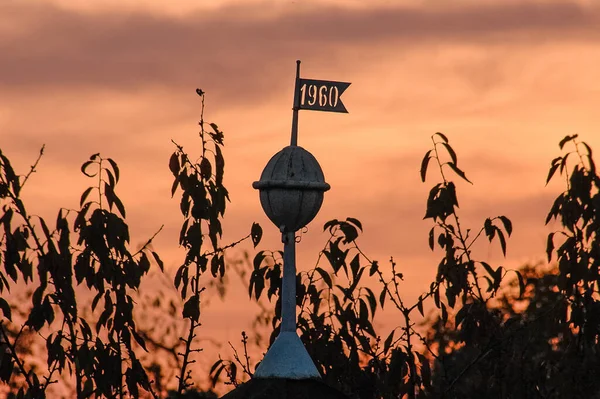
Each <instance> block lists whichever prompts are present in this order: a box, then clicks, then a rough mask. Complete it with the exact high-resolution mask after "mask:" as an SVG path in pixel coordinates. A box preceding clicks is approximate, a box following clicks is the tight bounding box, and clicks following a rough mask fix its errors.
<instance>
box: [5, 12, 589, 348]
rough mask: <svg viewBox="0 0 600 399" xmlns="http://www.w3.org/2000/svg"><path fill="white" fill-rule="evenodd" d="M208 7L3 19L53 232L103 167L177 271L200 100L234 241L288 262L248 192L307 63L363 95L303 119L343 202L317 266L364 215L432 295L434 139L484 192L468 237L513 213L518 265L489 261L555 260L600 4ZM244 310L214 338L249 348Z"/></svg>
mask: <svg viewBox="0 0 600 399" xmlns="http://www.w3.org/2000/svg"><path fill="white" fill-rule="evenodd" d="M170 3H173V4H175V5H168V4H170ZM207 3H210V4H207V5H198V2H195V1H180V2H159V1H133V0H131V1H117V0H113V1H104V2H93V5H91V4H92V2H89V1H84V0H78V1H75V0H56V1H47V0H46V1H41V0H39V1H33V0H4V1H2V2H1V3H0V93H1V94H0V147H1V148H2V151H3V152H4V153H5V154H6V155H7V156H9V158H11V159H12V160H13V162H14V164H15V165H16V166H17V168H18V169H19V170H20V171H21V172H25V171H26V168H28V166H29V165H30V164H31V162H32V161H33V159H34V158H35V156H36V154H37V151H38V150H39V148H40V146H41V145H42V144H46V155H45V156H44V158H43V160H42V162H41V164H40V167H39V172H38V173H37V174H36V175H35V176H34V178H33V179H32V181H31V182H30V183H28V187H27V189H26V192H25V193H24V196H25V199H26V200H27V201H28V204H29V206H30V208H31V209H32V210H33V211H34V212H36V213H39V214H41V215H43V216H45V217H47V218H49V219H50V220H54V218H55V216H56V210H57V209H58V208H59V207H60V206H63V207H68V208H77V207H78V201H79V196H80V193H81V192H82V191H83V190H84V189H85V188H86V187H87V186H88V185H89V184H90V183H89V182H88V181H87V180H86V178H85V177H83V176H82V175H81V174H80V173H79V167H80V165H81V163H82V162H83V161H85V160H86V159H87V157H88V156H89V155H90V154H92V153H95V152H101V154H102V155H103V156H110V157H112V158H113V159H115V160H116V161H117V162H118V163H119V165H120V168H121V174H122V180H121V183H120V186H119V187H118V189H119V190H118V192H119V193H120V195H121V198H122V199H123V202H124V203H125V205H126V207H127V209H128V221H129V223H130V226H131V229H132V234H133V237H134V238H133V241H134V243H135V242H142V241H143V240H144V239H145V238H147V237H149V236H150V235H152V234H153V232H154V231H155V230H157V229H158V228H159V227H160V226H161V225H162V224H164V225H165V228H164V230H163V232H162V233H161V234H160V236H159V237H158V239H157V240H156V246H155V247H156V249H157V251H158V252H159V253H160V254H161V255H162V256H163V258H164V259H165V261H166V263H167V264H168V265H169V266H170V267H171V269H172V268H173V267H175V266H177V265H178V263H179V262H180V261H181V259H182V257H181V252H180V251H179V250H178V249H177V234H178V232H179V227H180V222H181V219H180V216H179V210H178V208H179V207H178V201H177V200H172V199H171V198H170V186H171V176H170V172H169V171H168V168H167V163H168V159H169V155H170V154H171V152H172V151H173V146H172V145H171V142H170V140H171V139H174V140H176V141H177V142H179V143H181V144H184V145H185V146H186V148H187V149H188V151H190V152H193V151H194V148H195V147H197V146H198V139H197V135H196V127H197V119H198V115H199V114H198V112H199V101H198V98H197V96H196V94H195V93H194V89H195V88H196V87H200V88H202V89H203V90H205V91H206V92H207V108H206V118H207V119H208V120H210V121H214V122H216V123H217V124H219V126H220V127H221V128H222V129H223V130H224V131H225V138H226V147H225V155H226V162H227V164H226V180H225V183H226V185H227V187H228V188H229V190H230V194H231V198H232V203H231V204H230V206H229V208H228V211H227V215H226V221H225V240H233V239H236V238H238V237H240V236H243V235H245V234H247V232H248V231H249V229H250V225H251V223H252V222H253V221H258V222H260V223H261V224H262V226H263V228H264V230H265V238H264V241H263V242H262V243H261V245H260V248H259V249H279V247H280V241H279V239H278V237H277V234H276V229H275V228H274V227H273V226H271V224H270V222H269V221H268V220H267V219H266V217H265V216H264V214H263V212H262V209H261V208H260V204H259V201H258V195H257V193H256V192H255V190H253V189H252V187H251V183H252V182H253V181H254V180H256V179H257V178H258V177H259V175H260V172H261V171H262V168H263V167H264V165H265V164H266V162H267V160H268V159H269V158H270V156H271V155H272V154H274V153H275V152H277V151H278V150H279V149H281V148H282V147H283V146H285V145H287V143H288V141H289V131H290V122H291V102H292V88H293V79H294V71H295V60H296V59H301V60H302V61H303V64H302V68H303V70H302V75H303V77H307V78H315V79H329V80H342V81H348V82H352V85H351V86H350V88H349V89H348V90H347V91H346V92H345V94H344V96H343V100H344V103H345V105H346V107H347V108H348V110H349V114H347V115H344V114H331V113H319V112H309V111H302V112H301V114H300V135H299V144H300V145H302V146H303V147H305V148H306V149H308V150H309V151H311V152H312V153H313V154H314V155H315V156H316V157H317V159H318V160H319V161H320V163H321V166H322V167H323V170H324V172H325V176H326V180H327V181H328V182H329V183H330V184H331V186H332V189H331V191H329V192H327V193H326V195H325V202H324V205H323V208H322V210H321V212H320V214H319V215H318V216H317V218H316V219H315V221H314V222H313V223H312V224H311V225H309V232H308V234H305V235H304V236H303V239H302V242H301V244H300V245H299V247H298V262H299V264H300V265H303V266H301V267H308V265H311V264H312V263H313V262H314V261H315V260H316V257H317V253H318V250H319V248H321V247H322V245H323V244H324V242H325V240H326V238H327V237H326V236H325V235H324V234H323V233H321V226H322V225H323V223H324V222H325V221H326V220H328V219H331V218H345V217H346V216H352V217H357V218H359V219H360V220H361V221H362V222H363V225H364V227H365V230H366V231H365V234H364V236H363V238H362V240H361V242H362V245H363V248H364V250H365V251H366V252H367V253H368V254H370V255H371V256H372V257H373V258H376V259H380V260H381V261H382V262H383V263H385V261H386V260H387V259H388V258H389V256H390V255H393V256H394V257H395V258H396V259H397V261H398V262H399V265H400V267H401V270H402V271H403V272H404V274H405V276H406V279H407V284H406V286H405V287H403V289H404V290H405V292H406V295H407V296H408V297H409V298H414V297H415V296H416V295H417V294H418V293H419V292H421V291H424V290H426V289H427V287H428V281H430V279H431V278H433V277H434V275H435V270H436V266H437V262H438V259H439V257H440V256H441V255H440V254H439V253H434V254H432V253H431V251H430V250H429V249H428V246H427V232H428V230H429V228H430V227H431V222H430V221H429V220H428V221H423V220H422V217H423V215H424V211H425V201H426V198H427V193H428V191H429V188H430V187H431V186H432V185H433V184H434V181H433V180H430V181H429V182H428V183H427V184H422V183H421V182H420V180H419V174H418V170H419V166H420V160H421V158H422V156H423V154H424V153H425V152H426V151H427V150H428V149H429V148H430V144H431V142H430V136H431V134H433V133H435V132H436V131H442V132H444V133H446V134H447V135H448V136H449V137H450V140H451V144H452V145H453V146H454V148H455V150H456V151H457V152H458V155H459V164H460V166H461V167H462V168H463V170H465V171H466V173H467V176H469V177H470V179H471V180H472V181H473V182H474V183H475V185H474V186H469V185H466V184H458V189H459V192H458V194H459V201H460V204H461V216H462V217H463V224H464V225H465V226H466V227H471V228H473V229H475V228H478V227H479V226H480V225H481V223H482V222H483V219H484V218H485V217H486V216H496V215H499V214H504V215H506V216H508V217H510V218H511V219H512V220H513V224H514V229H515V231H514V235H513V238H512V239H510V241H509V249H508V259H507V260H505V261H504V260H502V259H501V258H500V257H499V255H500V251H499V248H498V247H497V246H492V247H488V246H487V245H483V246H481V247H480V248H479V249H480V251H479V253H478V254H477V257H478V258H479V259H481V260H488V261H493V262H502V264H504V265H508V266H513V267H514V266H518V265H519V264H522V263H523V262H526V261H530V260H537V259H540V258H542V257H543V254H544V249H545V239H546V238H545V236H546V232H547V229H546V228H545V227H544V224H543V222H544V219H545V215H546V212H547V210H548V209H549V206H550V205H551V203H552V201H553V199H554V197H555V196H556V195H557V193H558V192H559V190H560V189H561V186H560V185H559V184H551V185H549V186H548V187H545V186H544V182H545V177H546V174H547V169H548V166H549V163H550V160H551V159H552V158H554V157H555V156H557V155H558V154H559V152H558V146H557V143H558V141H559V140H560V139H561V138H562V137H563V136H565V135H567V134H572V133H579V134H580V135H581V136H582V137H583V139H584V140H585V141H587V142H588V143H589V144H590V145H592V147H593V148H596V149H600V133H599V132H600V115H599V113H598V111H597V108H598V104H600V79H598V78H599V76H598V75H599V72H598V65H600V46H599V44H600V29H599V27H600V7H598V6H597V5H594V3H593V2H592V1H553V2H550V1H529V2H525V1H513V2H510V1H507V0H487V1H454V2H452V5H451V6H450V5H445V4H444V3H442V2H431V1H425V0H423V1H399V2H393V1H377V2H368V3H367V2H359V1H350V2H343V1H329V2H325V1H310V2H308V1H300V0H296V1H285V2H284V1H274V0H272V1H265V2H260V3H259V2H254V3H252V2H241V1H236V2H233V1H227V2H221V3H219V2H214V1H211V2H207ZM366 4H369V6H366ZM431 177H432V178H437V176H436V175H435V174H431ZM247 248H248V249H249V247H247ZM246 302H247V295H246V294H245V293H244V292H241V293H239V294H234V295H230V296H229V298H228V300H227V302H226V303H218V302H213V304H212V307H211V308H209V309H207V310H206V311H205V313H204V316H205V318H204V323H205V324H204V325H205V327H204V328H205V333H206V334H209V335H210V334H216V333H217V332H218V333H219V334H220V336H221V337H223V338H226V339H231V340H236V341H237V340H238V336H239V331H240V330H242V329H246V328H248V323H249V320H250V316H251V312H248V311H247V305H246ZM387 323H388V322H386V324H387ZM389 323H391V322H389Z"/></svg>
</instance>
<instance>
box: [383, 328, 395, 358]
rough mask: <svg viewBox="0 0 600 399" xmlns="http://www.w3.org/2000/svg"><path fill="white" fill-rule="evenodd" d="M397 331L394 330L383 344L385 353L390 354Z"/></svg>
mask: <svg viewBox="0 0 600 399" xmlns="http://www.w3.org/2000/svg"><path fill="white" fill-rule="evenodd" d="M395 332H396V330H392V332H391V333H390V334H389V335H388V337H387V338H386V339H385V341H384V343H383V353H388V351H389V350H390V347H391V346H392V342H393V341H394V333H395Z"/></svg>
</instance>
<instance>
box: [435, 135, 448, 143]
mask: <svg viewBox="0 0 600 399" xmlns="http://www.w3.org/2000/svg"><path fill="white" fill-rule="evenodd" d="M434 136H439V137H440V138H441V139H442V140H444V143H447V142H448V137H446V135H445V134H443V133H440V132H437V133H436V134H434Z"/></svg>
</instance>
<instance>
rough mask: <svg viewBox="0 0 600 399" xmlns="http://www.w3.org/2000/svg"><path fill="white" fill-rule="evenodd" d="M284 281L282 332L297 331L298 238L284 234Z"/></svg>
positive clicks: (292, 233)
mask: <svg viewBox="0 0 600 399" xmlns="http://www.w3.org/2000/svg"><path fill="white" fill-rule="evenodd" d="M282 241H283V244H284V246H283V281H282V283H281V331H282V332H283V331H291V332H295V331H296V237H295V234H294V232H288V233H283V237H282Z"/></svg>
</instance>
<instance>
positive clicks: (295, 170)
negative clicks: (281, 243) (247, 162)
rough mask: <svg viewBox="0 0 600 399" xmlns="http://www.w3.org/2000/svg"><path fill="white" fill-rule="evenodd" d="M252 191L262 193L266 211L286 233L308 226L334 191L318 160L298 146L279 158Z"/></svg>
mask: <svg viewBox="0 0 600 399" xmlns="http://www.w3.org/2000/svg"><path fill="white" fill-rule="evenodd" d="M252 187H254V188H256V189H258V190H259V192H260V203H261V205H262V208H263V210H264V211H265V213H266V214H267V216H268V217H269V219H271V221H272V222H273V223H275V225H276V226H277V227H278V228H279V229H280V230H281V232H282V233H287V232H293V231H297V230H299V229H301V228H302V227H304V226H306V225H307V224H308V223H309V222H310V221H311V220H312V219H313V218H314V217H315V216H316V215H317V212H319V209H320V208H321V204H322V203H323V193H324V192H325V191H327V190H329V188H330V186H329V184H327V183H325V177H324V176H323V170H321V166H320V165H319V163H318V162H317V160H316V159H315V157H314V156H313V155H312V154H311V153H310V152H308V151H306V150H305V149H304V148H302V147H298V146H288V147H285V148H284V149H282V150H281V151H279V152H278V153H277V154H275V155H274V156H273V158H271V159H270V160H269V162H268V163H267V166H266V167H265V169H264V170H263V172H262V174H261V176H260V180H259V181H256V182H254V183H253V184H252Z"/></svg>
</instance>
